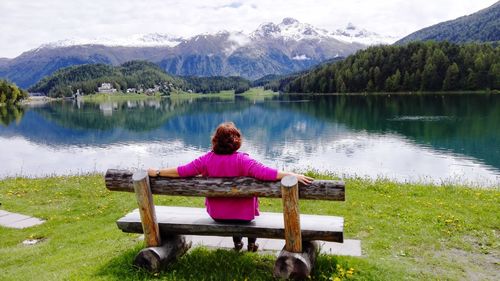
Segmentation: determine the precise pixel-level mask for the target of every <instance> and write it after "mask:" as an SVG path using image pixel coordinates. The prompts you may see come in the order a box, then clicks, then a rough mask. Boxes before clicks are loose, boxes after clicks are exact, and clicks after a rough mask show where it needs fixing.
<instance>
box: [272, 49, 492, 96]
mask: <svg viewBox="0 0 500 281" xmlns="http://www.w3.org/2000/svg"><path fill="white" fill-rule="evenodd" d="M273 87H274V88H276V87H278V89H273V90H281V91H285V92H301V93H347V92H399V91H456V90H488V89H500V47H499V46H498V45H494V44H464V45H457V44H452V43H448V42H439V43H437V42H415V43H410V44H408V45H404V46H374V47H370V48H368V49H365V50H362V51H358V52H357V53H356V54H354V55H352V56H349V57H347V58H346V59H345V60H343V61H341V62H337V63H333V64H328V65H324V66H321V67H318V68H316V69H314V70H312V71H310V72H308V73H306V74H302V75H299V76H295V77H294V76H290V77H287V78H286V79H285V80H281V81H279V82H277V81H274V82H273V83H270V84H268V88H273Z"/></svg>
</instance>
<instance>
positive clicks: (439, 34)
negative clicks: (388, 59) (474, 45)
mask: <svg viewBox="0 0 500 281" xmlns="http://www.w3.org/2000/svg"><path fill="white" fill-rule="evenodd" d="M427 40H434V41H448V42H453V43H465V42H495V41H499V40H500V2H497V3H495V4H493V5H492V6H490V7H488V8H486V9H483V10H481V11H478V12H476V13H474V14H471V15H468V16H463V17H460V18H458V19H455V20H450V21H446V22H442V23H438V24H436V25H432V26H429V27H426V28H424V29H421V30H419V31H416V32H414V33H412V34H410V35H408V36H406V37H404V38H402V39H400V40H399V41H398V42H396V44H406V43H409V42H413V41H427Z"/></svg>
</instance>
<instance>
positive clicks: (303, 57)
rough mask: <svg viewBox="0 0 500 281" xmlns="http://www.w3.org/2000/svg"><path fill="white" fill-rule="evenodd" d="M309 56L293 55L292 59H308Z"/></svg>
mask: <svg viewBox="0 0 500 281" xmlns="http://www.w3.org/2000/svg"><path fill="white" fill-rule="evenodd" d="M310 59H311V58H309V57H307V56H306V55H300V56H299V55H295V56H294V57H293V58H292V60H310Z"/></svg>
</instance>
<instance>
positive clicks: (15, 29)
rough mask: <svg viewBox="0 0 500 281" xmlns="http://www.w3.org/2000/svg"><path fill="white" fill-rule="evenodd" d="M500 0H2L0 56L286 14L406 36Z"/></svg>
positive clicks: (245, 25)
mask: <svg viewBox="0 0 500 281" xmlns="http://www.w3.org/2000/svg"><path fill="white" fill-rule="evenodd" d="M497 1H498V0H272V1H269V0H245V1H243V0H230V1H222V0H204V1H190V0H177V1H172V0H71V1H68V0H23V1H19V0H0V14H1V16H0V57H4V58H13V57H16V56H18V55H20V54H21V53H22V52H24V51H28V50H30V49H34V48H37V47H38V46H40V45H41V44H44V43H48V42H54V41H58V40H63V39H70V38H97V37H106V38H126V37H127V36H131V35H134V34H147V33H162V34H169V35H173V36H182V37H190V36H194V35H197V34H201V33H206V32H208V33H213V32H217V31H220V30H228V31H243V32H246V33H250V32H252V31H254V30H255V29H257V27H258V26H259V25H260V24H261V23H264V22H274V23H279V22H281V20H282V19H283V18H285V17H292V18H295V19H297V20H299V21H300V22H304V23H309V24H312V25H314V26H316V27H320V28H324V29H327V30H332V31H333V30H336V29H338V28H344V27H345V26H346V25H347V23H349V22H352V23H353V24H354V25H356V26H359V27H362V28H366V29H368V30H370V31H374V32H377V33H380V34H384V35H391V36H397V37H403V36H405V35H407V34H410V33H412V32H414V31H416V30H418V29H421V28H424V27H426V26H429V25H433V24H436V23H439V22H442V21H446V20H451V19H455V18H457V17H460V16H463V15H468V14H472V13H474V12H476V11H478V10H480V9H483V8H486V7H488V6H490V5H492V4H494V3H495V2H497Z"/></svg>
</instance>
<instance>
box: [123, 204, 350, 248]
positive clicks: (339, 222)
mask: <svg viewBox="0 0 500 281" xmlns="http://www.w3.org/2000/svg"><path fill="white" fill-rule="evenodd" d="M155 209H156V217H157V220H158V225H159V228H160V232H161V233H164V234H167V233H168V234H186V235H188V234H189V235H206V236H233V235H242V236H254V237H258V238H277V239H284V237H285V232H284V222H283V214H282V213H268V212H261V213H260V216H258V217H256V218H255V220H253V221H251V222H250V223H225V222H216V221H214V220H213V219H211V218H210V217H209V216H208V214H207V212H206V210H205V209H204V208H190V207H172V206H155ZM116 224H117V225H118V228H120V229H121V230H122V231H123V232H128V233H143V230H142V224H141V218H140V215H139V210H138V209H135V210H134V211H132V212H131V213H129V214H127V215H125V216H124V217H123V218H121V219H119V220H118V221H117V222H116ZM300 229H301V231H302V239H303V240H305V241H311V240H323V241H331V242H339V243H342V242H343V241H344V234H343V233H344V218H342V217H334V216H320V215H303V214H301V215H300Z"/></svg>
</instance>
